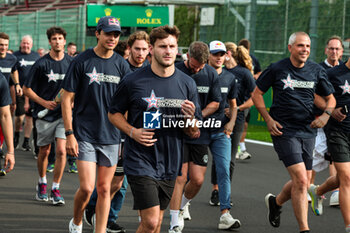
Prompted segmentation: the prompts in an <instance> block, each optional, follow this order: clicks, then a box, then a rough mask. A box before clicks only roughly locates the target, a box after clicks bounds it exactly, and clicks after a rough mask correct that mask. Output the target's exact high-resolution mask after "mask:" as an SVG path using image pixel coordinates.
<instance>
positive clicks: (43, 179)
mask: <svg viewBox="0 0 350 233" xmlns="http://www.w3.org/2000/svg"><path fill="white" fill-rule="evenodd" d="M39 183H40V184H47V179H46V176H44V177H39Z"/></svg>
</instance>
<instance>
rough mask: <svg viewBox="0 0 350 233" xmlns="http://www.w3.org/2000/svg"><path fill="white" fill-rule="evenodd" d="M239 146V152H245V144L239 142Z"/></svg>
mask: <svg viewBox="0 0 350 233" xmlns="http://www.w3.org/2000/svg"><path fill="white" fill-rule="evenodd" d="M239 146H240V147H241V151H245V150H246V149H247V148H245V142H240V143H239Z"/></svg>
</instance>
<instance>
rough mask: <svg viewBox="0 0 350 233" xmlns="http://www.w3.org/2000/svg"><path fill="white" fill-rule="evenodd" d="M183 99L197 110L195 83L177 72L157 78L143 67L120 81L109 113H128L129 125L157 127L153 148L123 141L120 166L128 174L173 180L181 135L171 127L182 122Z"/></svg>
mask: <svg viewBox="0 0 350 233" xmlns="http://www.w3.org/2000/svg"><path fill="white" fill-rule="evenodd" d="M186 99H188V100H190V101H192V102H193V103H194V104H195V105H196V106H197V107H199V105H198V96H197V92H196V84H195V82H194V81H193V80H192V79H191V78H190V77H188V76H187V75H186V74H184V73H183V72H181V71H180V70H178V69H175V72H174V74H173V75H171V76H169V77H159V76H157V75H156V74H155V73H153V71H152V70H151V66H146V67H145V68H142V69H139V70H137V71H135V72H133V73H131V74H129V75H127V76H126V77H125V78H124V79H123V80H122V82H121V83H120V85H119V86H118V90H117V92H116V94H115V96H114V97H113V101H112V104H111V107H110V110H109V111H110V112H111V113H117V112H119V113H122V114H124V113H125V112H126V111H128V119H127V120H128V122H129V124H131V125H132V126H133V127H135V128H149V127H153V128H156V129H155V131H154V132H155V135H154V138H156V139H157V142H155V144H154V146H151V147H146V146H143V145H141V144H139V143H138V142H136V141H134V140H133V139H131V138H130V137H127V138H126V141H125V148H124V150H125V153H124V163H123V165H124V171H125V173H126V174H127V175H136V176H149V177H152V178H154V179H157V180H166V179H167V180H175V179H176V177H177V176H178V175H179V174H180V171H181V167H182V159H183V136H184V133H183V129H182V128H181V127H179V126H178V125H176V126H174V124H175V123H176V124H177V123H179V122H180V121H181V120H183V116H182V115H183V114H182V113H181V104H182V103H183V101H184V100H186ZM172 123H173V124H172ZM128 136H129V135H128Z"/></svg>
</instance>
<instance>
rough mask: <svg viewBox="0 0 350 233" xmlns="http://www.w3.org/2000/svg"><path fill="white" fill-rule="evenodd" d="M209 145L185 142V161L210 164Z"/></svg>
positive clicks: (203, 164)
mask: <svg viewBox="0 0 350 233" xmlns="http://www.w3.org/2000/svg"><path fill="white" fill-rule="evenodd" d="M208 153H209V152H208V145H202V144H189V143H184V163H188V162H193V163H194V164H196V165H199V166H203V167H206V166H208Z"/></svg>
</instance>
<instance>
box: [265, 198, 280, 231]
mask: <svg viewBox="0 0 350 233" xmlns="http://www.w3.org/2000/svg"><path fill="white" fill-rule="evenodd" d="M265 204H266V206H267V210H268V212H267V216H268V219H269V222H270V224H271V226H273V227H279V226H280V222H281V216H280V215H281V209H282V206H278V205H277V204H276V196H275V195H273V194H271V193H269V194H267V195H266V197H265Z"/></svg>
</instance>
